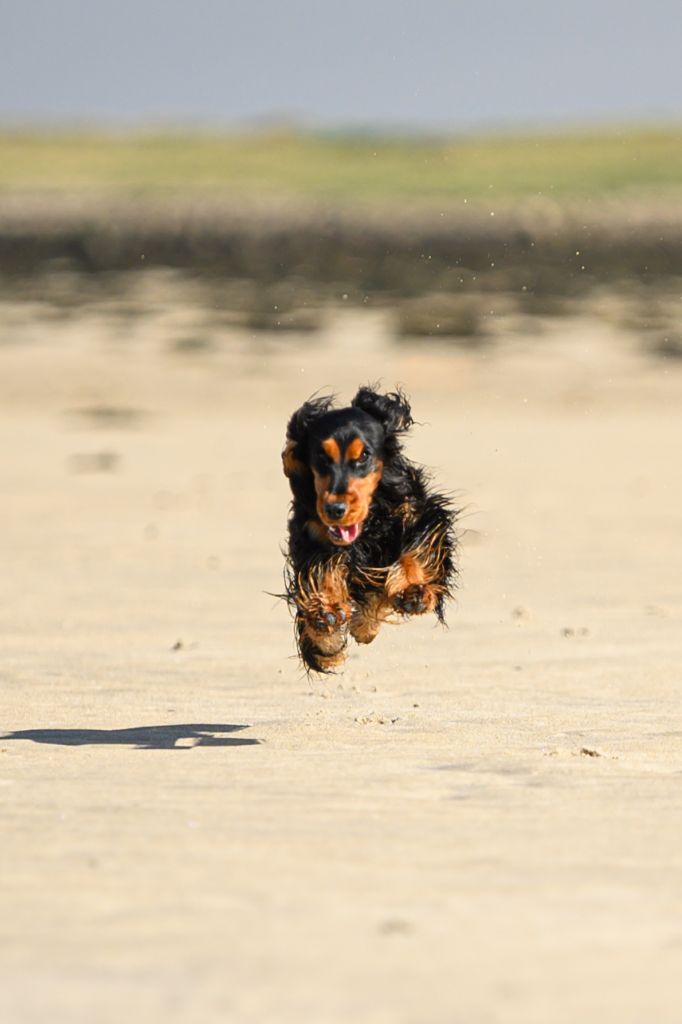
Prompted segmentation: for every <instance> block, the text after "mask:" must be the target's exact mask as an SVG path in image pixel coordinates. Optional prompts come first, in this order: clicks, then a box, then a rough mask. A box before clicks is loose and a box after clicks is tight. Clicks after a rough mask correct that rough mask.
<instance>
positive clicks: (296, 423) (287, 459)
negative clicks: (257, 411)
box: [282, 395, 334, 479]
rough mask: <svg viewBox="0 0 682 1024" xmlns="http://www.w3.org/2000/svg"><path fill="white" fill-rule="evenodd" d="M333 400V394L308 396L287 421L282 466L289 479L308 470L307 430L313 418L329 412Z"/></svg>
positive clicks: (306, 472)
mask: <svg viewBox="0 0 682 1024" xmlns="http://www.w3.org/2000/svg"><path fill="white" fill-rule="evenodd" d="M333 401H334V396H333V395H325V396H323V397H321V398H309V399H308V401H307V402H304V403H303V405H302V406H301V408H300V409H297V410H296V412H295V413H294V414H293V415H292V416H291V418H290V420H289V422H288V423H287V440H286V444H285V445H284V450H283V451H282V466H283V469H284V475H285V476H288V477H289V478H290V479H291V477H294V476H306V475H307V474H308V473H309V472H310V470H309V468H308V462H307V458H306V455H307V447H308V432H309V430H310V426H311V424H312V423H314V421H315V420H317V419H319V418H320V416H324V414H325V413H326V412H329V409H330V408H331V405H332V403H333Z"/></svg>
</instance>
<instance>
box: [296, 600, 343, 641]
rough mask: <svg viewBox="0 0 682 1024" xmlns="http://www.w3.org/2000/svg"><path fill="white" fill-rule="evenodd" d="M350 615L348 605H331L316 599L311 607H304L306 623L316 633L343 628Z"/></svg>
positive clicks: (327, 632) (334, 631)
mask: <svg viewBox="0 0 682 1024" xmlns="http://www.w3.org/2000/svg"><path fill="white" fill-rule="evenodd" d="M350 617H351V609H350V606H344V605H332V604H330V603H327V602H326V601H316V602H315V604H314V605H313V607H309V608H307V609H306V620H307V622H308V625H309V626H310V628H311V629H313V630H314V631H315V632H316V633H324V634H331V633H337V632H339V631H340V630H345V629H346V627H347V626H348V623H349V622H350Z"/></svg>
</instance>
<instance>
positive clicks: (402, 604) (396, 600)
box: [392, 583, 438, 615]
mask: <svg viewBox="0 0 682 1024" xmlns="http://www.w3.org/2000/svg"><path fill="white" fill-rule="evenodd" d="M437 601H438V598H437V596H436V594H435V592H434V591H433V589H432V588H431V587H430V586H429V585H428V584H427V583H413V584H411V585H410V586H409V587H406V588H405V590H401V591H400V592H399V593H398V594H394V596H393V598H392V604H393V608H394V609H395V611H397V612H399V613H400V614H401V615H425V614H426V613H427V612H432V611H434V610H435V607H436V604H437Z"/></svg>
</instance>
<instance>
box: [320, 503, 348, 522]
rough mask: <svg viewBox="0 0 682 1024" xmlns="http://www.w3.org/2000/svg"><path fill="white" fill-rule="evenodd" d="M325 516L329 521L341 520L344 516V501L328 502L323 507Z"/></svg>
mask: <svg viewBox="0 0 682 1024" xmlns="http://www.w3.org/2000/svg"><path fill="white" fill-rule="evenodd" d="M324 511H325V515H328V516H329V518H330V519H341V517H342V516H344V515H345V514H346V503H345V501H328V502H327V504H326V505H325V506H324Z"/></svg>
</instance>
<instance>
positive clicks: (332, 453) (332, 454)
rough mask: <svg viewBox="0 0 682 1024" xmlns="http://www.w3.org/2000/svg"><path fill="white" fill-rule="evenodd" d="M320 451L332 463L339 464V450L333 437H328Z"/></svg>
mask: <svg viewBox="0 0 682 1024" xmlns="http://www.w3.org/2000/svg"><path fill="white" fill-rule="evenodd" d="M322 450H323V451H324V453H325V455H328V456H329V458H330V459H331V460H332V462H341V449H340V448H339V446H338V443H337V442H336V441H335V440H334V438H333V437H328V438H327V440H326V441H323V442H322Z"/></svg>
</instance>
